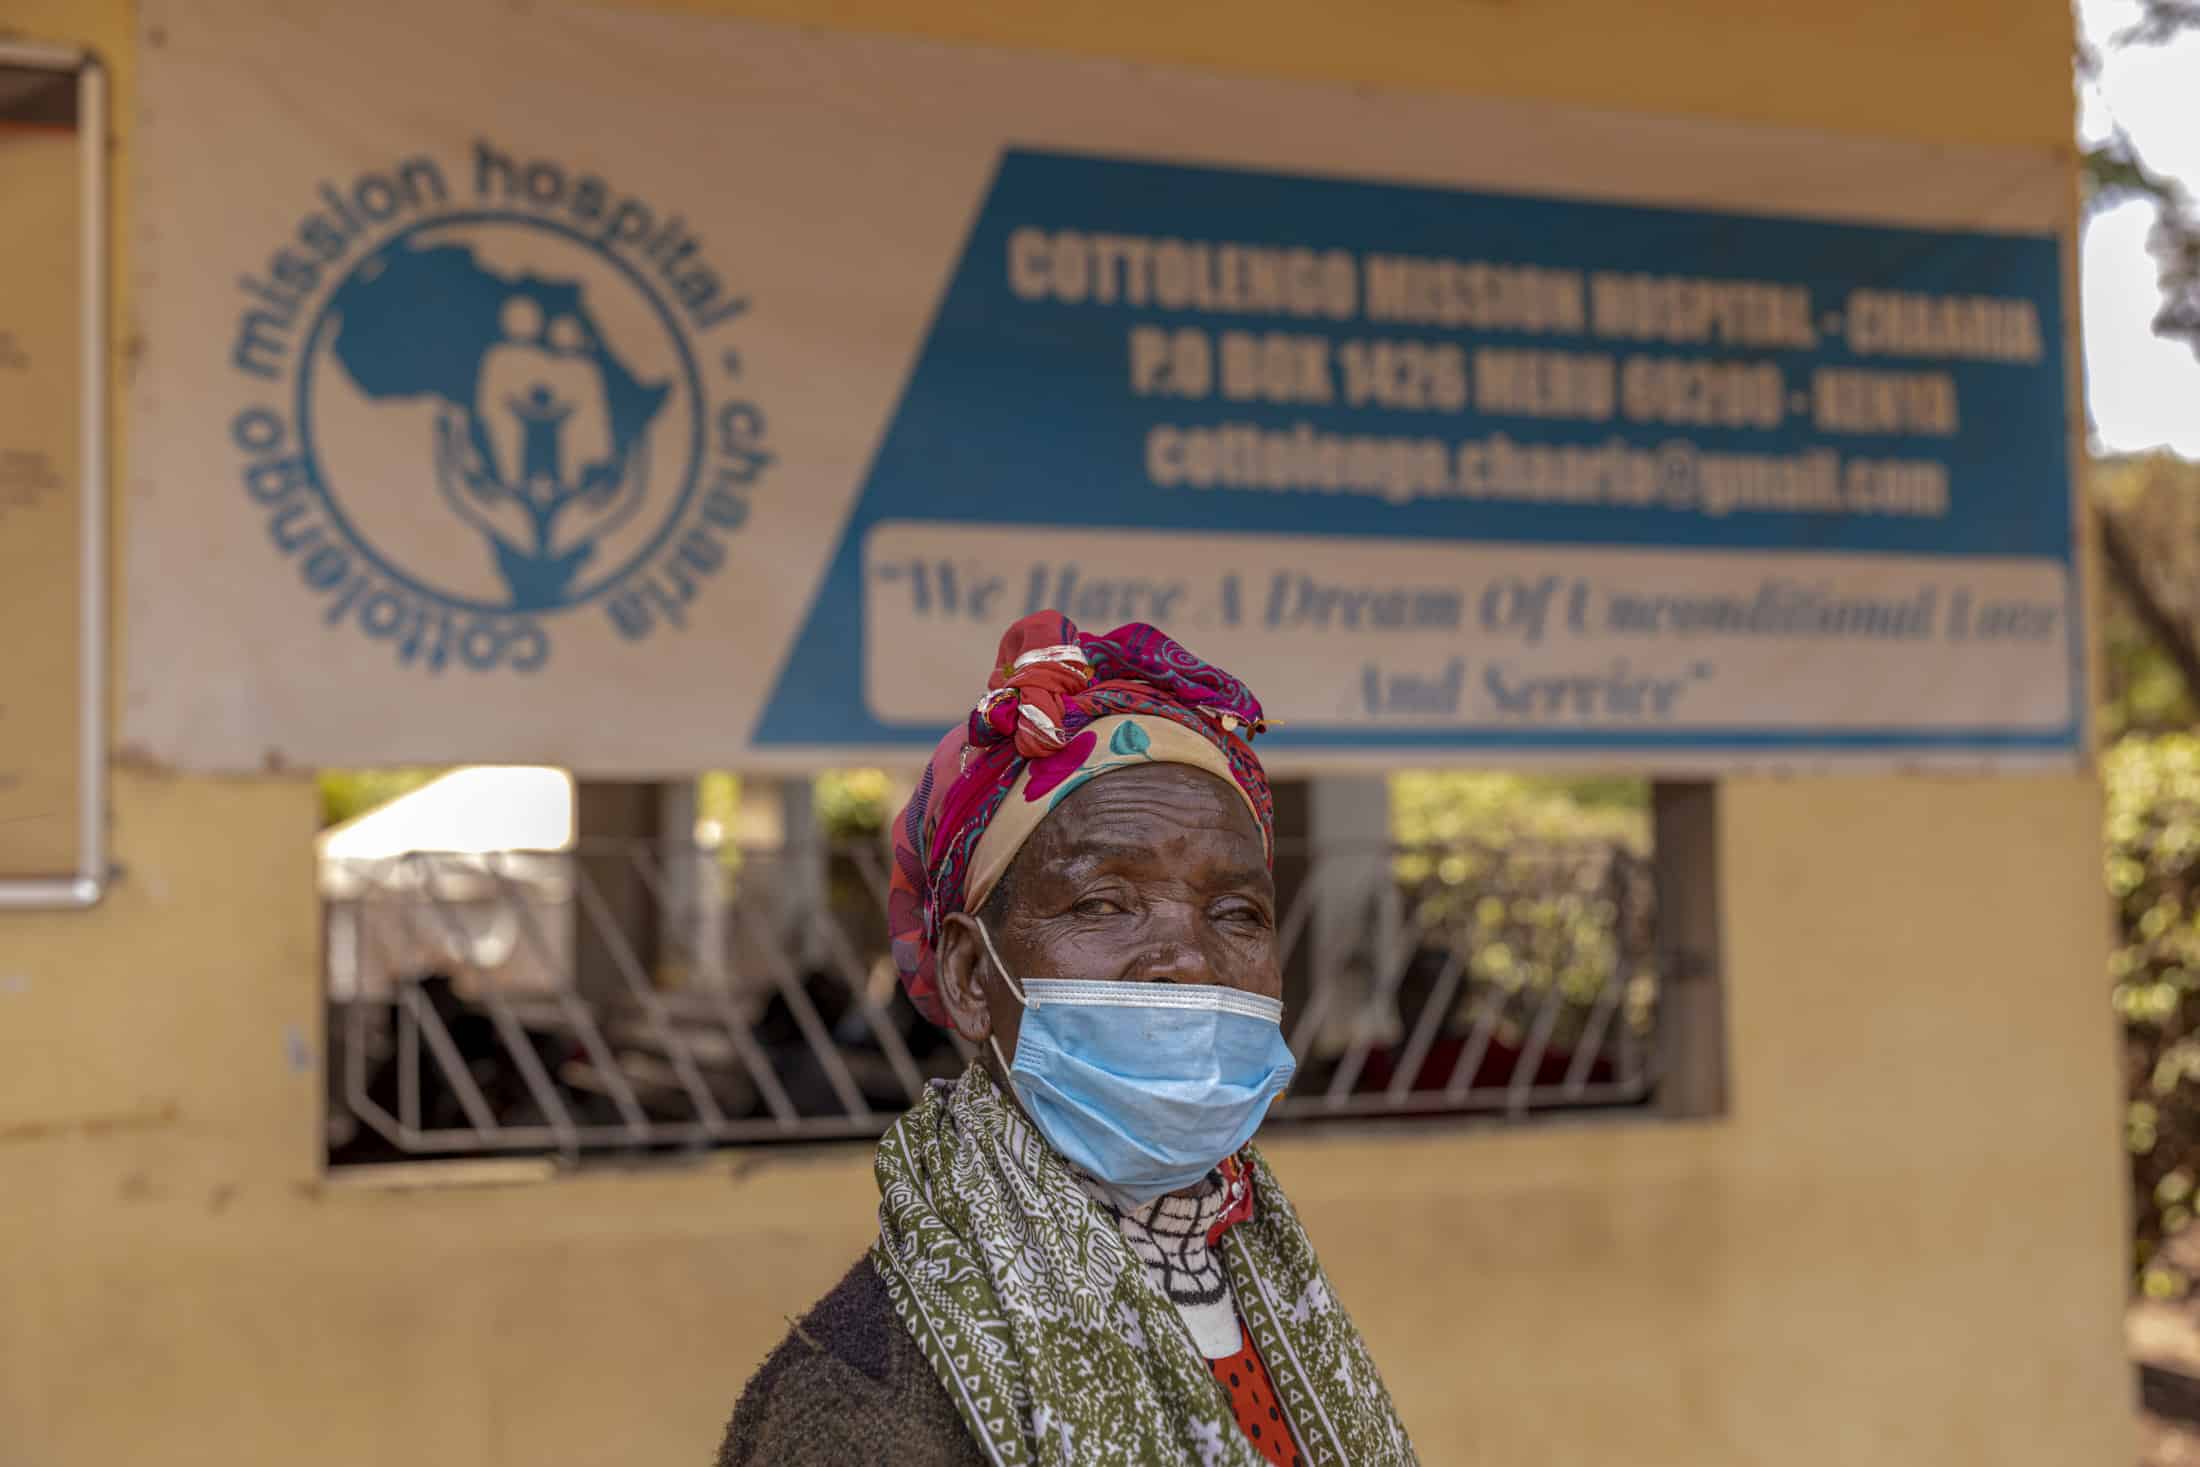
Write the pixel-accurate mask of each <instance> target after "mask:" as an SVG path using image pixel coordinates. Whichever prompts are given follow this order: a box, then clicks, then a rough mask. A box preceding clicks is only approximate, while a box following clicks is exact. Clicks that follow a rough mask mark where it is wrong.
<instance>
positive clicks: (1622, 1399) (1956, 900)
mask: <svg viewBox="0 0 2200 1467" xmlns="http://www.w3.org/2000/svg"><path fill="white" fill-rule="evenodd" d="M690 8H695V9H722V10H739V11H741V12H742V13H746V14H753V15H758V16H763V17H767V18H799V19H807V20H813V21H822V22H828V23H831V24H836V25H846V26H851V27H868V28H876V29H885V30H902V31H912V32H919V31H921V32H924V33H927V34H933V35H939V36H944V37H948V38H951V39H968V40H990V41H996V42H1002V43H1007V44H1013V45H1023V46H1033V47H1055V48H1060V49H1065V50H1072V51H1082V52H1092V53H1105V54H1119V55H1127V56H1138V57H1144V58H1149V59H1156V60H1168V61H1182V62H1190V63H1193V64H1200V65H1209V66H1220V67H1226V68H1229V69H1233V70H1242V71H1247V72H1260V73H1271V74H1280V75H1293V76H1303V77H1321V78H1331V79H1338V80H1353V81H1365V82H1376V83H1390V84H1402V85H1412V86H1426V87H1455V88H1459V89H1463V90H1474V91H1484V92H1498V93H1506V94H1511V95H1519V96H1530V97H1549V98H1559V99H1563V100H1568V101H1576V102H1586V103H1591V104H1595V105H1602V106H1609V107H1615V108H1633V109H1648V110H1656V111H1673V112H1694V113H1700V114H1706V115H1716V116H1723V117H1730V118H1738V119H1756V120H1766V121H1777V122H1782V123H1789V124H1798V125H1804V126H1815V127H1822V128H1828V129H1837V130H1841V129H1845V130H1855V131H1866V132H1873V133H1881V134H1888V135H1894V136H1901V137H1908V138H1917V139H1949V140H1958V139H1960V140H1965V141H1984V142H1996V143H2015V144H2028V145H2036V146H2040V147H2052V148H2056V149H2064V150H2067V149H2068V146H2069V144H2068V137H2069V132H2070V117H2069V111H2070V92H2069V83H2068V70H2067V68H2068V60H2069V47H2070V38H2069V21H2068V17H2067V15H2066V14H2065V13H2064V12H2063V10H2062V8H2061V7H2060V6H2059V5H2056V4H2052V3H2039V4H2030V5H2018V4H2011V3H2009V0H1852V3H1849V4H1844V5H1825V4H1809V5H1804V4H1801V3H1792V4H1768V3H1764V0H1666V3H1663V4H1659V5H1645V4H1639V3H1635V0H1448V3H1445V4H1441V5H1431V4H1426V3H1406V0H1384V3H1379V4H1376V3H1359V4H1353V5H1346V4H1342V3H1336V0H1329V3H1316V0H1223V3H1217V4H1213V5H1207V6H1182V5H1177V4H1170V3H1162V0H1123V3H1118V4H1116V5H1112V6H1106V7H1101V6H1090V7H1076V8H1074V9H1072V8H1071V7H1057V6H1002V5H997V4H993V3H989V0H934V3H931V4H917V3H915V0H832V3H821V4H820V3H813V4H803V3H800V0H746V3H740V4H709V3H702V0H698V3H695V4H693V5H692V6H691V7H690ZM130 25H131V22H130V13H129V10H128V7H127V5H126V4H125V3H122V0H0V28H13V29H20V30H22V31H23V32H25V33H28V34H31V35H35V36H39V37H43V38H48V39H56V40H74V41H82V42H89V43H90V44H92V45H94V46H96V47H97V48H98V49H100V50H101V51H102V52H103V53H104V54H105V55H106V56H107V58H108V60H109V61H110V63H111V65H112V66H113V68H114V71H115V74H116V79H117V81H118V83H119V93H120V101H119V103H118V112H119V113H120V114H121V117H122V119H123V120H124V122H125V124H126V123H127V118H128V112H129V107H130V90H129V82H130V75H131V70H132V66H133V61H134V56H133V49H132V40H131V36H130ZM127 135H128V133H127V126H126V125H125V127H124V129H123V137H124V148H123V155H122V156H118V159H117V165H118V172H117V177H118V179H119V178H125V177H127V174H126V172H125V171H124V170H126V168H127V157H126V153H127ZM122 202H123V203H124V204H125V206H126V203H127V195H126V191H123V198H122ZM123 212H124V213H125V216H126V207H125V210H124V211H123ZM118 227H120V228H122V229H124V230H125V231H126V228H127V224H126V217H125V220H124V221H123V222H122V224H121V225H120V226H118ZM123 238H124V239H125V240H126V234H125V235H124V236H123ZM125 248H126V244H125ZM0 268H6V262H5V261H0ZM117 274H118V278H123V279H126V278H127V266H126V261H124V262H122V264H121V268H119V269H118V271H117ZM122 304H123V307H124V310H123V311H122V312H120V313H118V314H119V316H120V321H119V323H118V328H117V329H118V332H127V330H128V325H127V321H128V317H127V305H128V303H127V301H124V302H123V303H122ZM120 355H121V354H120V353H119V352H118V353H117V360H118V362H119V360H120ZM117 371H118V374H119V371H120V368H119V366H118V368H117ZM118 380H119V375H118ZM128 452H129V445H128V444H127V443H123V444H121V445H120V457H121V458H122V459H123V464H122V465H121V472H120V473H119V474H118V482H127V478H126V474H127V456H128ZM173 487H174V486H170V488H171V490H172V489H173ZM118 512H119V513H120V514H121V515H122V516H124V517H127V515H128V512H129V506H128V504H127V502H118ZM128 633H129V628H128V627H127V626H123V627H122V628H121V629H120V634H121V635H122V636H124V637H127V635H128ZM178 675H187V674H186V673H184V672H182V671H180V670H179V674H178ZM64 695H65V690H61V689H56V690H54V696H64ZM2097 819H2098V810H2097V793H2096V790H2095V788H2094V785H2093V782H2092V781H2091V780H2090V779H2085V778H2078V777H2042V778H2026V779H2008V780H1998V781H1951V780H1924V779H1905V780H1897V779H1847V780H1818V781H1792V782H1782V781H1749V782H1744V783H1740V784H1735V785H1730V786H1729V787H1727V789H1726V790H1725V793H1724V803H1723V806H1722V812H1721V835H1722V839H1723V843H1724V853H1723V866H1722V872H1723V875H1722V881H1723V883H1724V888H1725V889H1724V891H1723V892H1722V897H1723V901H1724V906H1725V911H1726V915H1727V920H1728V931H1727V941H1726V958H1727V963H1728V968H1729V973H1730V999H1729V1003H1730V1007H1729V1021H1730V1025H1731V1041H1732V1053H1733V1071H1732V1102H1733V1105H1732V1115H1731V1116H1730V1118H1728V1119H1726V1120H1724V1121H1720V1122H1716V1123H1708V1124H1697V1125H1688V1126H1661V1125H1656V1124H1641V1125H1626V1126H1613V1125H1591V1126H1582V1127H1576V1128H1547V1129H1539V1130H1534V1131H1529V1132H1519V1133H1513V1134H1496V1133H1490V1132H1482V1133H1464V1132H1445V1131H1438V1130H1434V1129H1429V1128H1420V1129H1417V1130H1416V1131H1415V1133H1414V1134H1413V1135H1412V1136H1410V1137H1388V1136H1384V1135H1383V1134H1381V1133H1379V1132H1374V1131H1362V1132H1357V1133H1353V1134H1350V1135H1329V1136H1324V1137H1321V1138H1294V1139H1288V1140H1279V1141H1278V1142H1276V1143H1275V1144H1274V1145H1273V1146H1272V1147H1271V1154H1272V1157H1273V1159H1274V1160H1275V1161H1276V1163H1277V1165H1278V1168H1279V1170H1280V1171H1282V1173H1283V1175H1284V1177H1285V1179H1286V1181H1287V1182H1288V1183H1289V1184H1290V1185H1291V1187H1292V1189H1293V1194H1294V1196H1295V1197H1296V1199H1297V1200H1298V1202H1299V1204H1300V1208H1301V1210H1302V1212H1303V1213H1304V1214H1305V1216H1306V1218H1307V1221H1308V1225H1309V1226H1310V1228H1311V1229H1312V1230H1313V1233H1314V1236H1315V1238H1316V1241H1317V1242H1318V1243H1319V1244H1320V1245H1321V1246H1322V1249H1323V1253H1324V1256H1325V1259H1326V1260H1327V1262H1328V1265H1329V1267H1330V1270H1331V1272H1332V1274H1333V1275H1334V1277H1335V1279H1336V1281H1337V1284H1338V1288H1339V1291H1340V1293H1341V1294H1342V1296H1343V1297H1344V1299H1345V1302H1346V1303H1347V1305H1348V1306H1349V1307H1351V1308H1352V1309H1353V1311H1354V1312H1355V1313H1356V1314H1357V1315H1358V1317H1359V1318H1360V1320H1361V1322H1362V1324H1363V1325H1364V1327H1365V1329H1366V1331H1367V1333H1368V1335H1369V1336H1370V1338H1371V1340H1372V1342H1373V1344H1374V1347H1375V1351H1376V1354H1377V1357H1378V1359H1379V1360H1380V1361H1381V1362H1382V1363H1383V1365H1384V1368H1385V1371H1386V1373H1387V1375H1388V1376H1389V1378H1390V1381H1391V1383H1392V1386H1393V1388H1394V1390H1395V1393H1396V1395H1397V1397H1398V1400H1399V1404H1400V1406H1401V1409H1402V1410H1403V1412H1404V1414H1405V1417H1406V1420H1407V1422H1408V1424H1409V1426H1411V1428H1412V1429H1413V1431H1414V1433H1415V1435H1416V1436H1417V1438H1418V1439H1419V1441H1420V1444H1421V1448H1422V1454H1423V1457H1424V1459H1425V1460H1427V1461H1429V1462H1430V1463H1432V1464H1442V1463H1454V1462H1461V1463H1464V1462H1490V1463H1504V1464H1507V1467H1530V1464H1537V1463H1552V1464H1571V1463H1580V1462H1601V1463H1611V1462H1624V1463H1653V1464H1655V1463H1675V1464H1682V1463H1685V1464H1714V1463H1728V1462H1732V1463H1741V1462H1764V1461H1777V1462H1781V1463H1783V1464H1786V1467H1815V1464H1829V1467H1830V1464H1835V1463H1840V1464H1855V1463H1870V1464H1875V1467H1876V1464H1882V1463H1918V1464H1924V1463H1932V1464H1949V1467H1971V1464H1978V1467H1986V1464H1993V1467H2015V1464H2035V1463H2036V1464H2041V1467H2046V1464H2055V1467H2069V1464H2076V1463H2084V1464H2104V1467H2105V1464H2111V1463H2117V1462H2124V1461H2129V1460H2131V1456H2132V1453H2131V1450H2130V1443H2129V1441H2128V1438H2127V1423H2126V1421H2125V1415H2126V1412H2127V1409H2128V1398H2129V1377H2128V1374H2127V1372H2126V1371H2125V1369H2124V1367H2123V1365H2122V1363H2121V1358H2120V1351H2119V1347H2118V1331H2117V1321H2118V1314H2119V1303H2120V1290H2121V1278H2122V1262H2121V1246H2122V1245H2121V1231H2120V1229H2121V1215H2120V1209H2121V1205H2122V1196H2123V1184H2122V1180H2121V1157H2120V1154H2119V1151H2118V1147H2117V1127H2116V1105H2115V1098H2114V1097H2115V1083H2116V1082H2115V1075H2114V1072H2113V1065H2112V1048H2111V1037H2110V1036H2111V1030H2110V1024H2109V1020H2108V1016H2107V1013H2106V1010H2105V1006H2104V1004H2103V1003H2102V987H2103V984H2102V979H2101V971H2102V969H2101V964H2102V959H2103V956H2104V952H2105V946H2106V915H2105V911H2104V908H2103V904H2102V901H2101V898H2100V896H2099V867H2098V864H2097V860H2096V857H2095V832H2096V828H2097ZM313 820H314V801H313V795H312V792H311V790H310V788H309V787H308V786H307V785H306V784H304V783H302V782H299V781H296V780H285V779H255V780H233V781H224V780H210V779H176V778H169V777H165V776H162V775H159V774H157V773H153V772H136V771H128V770H124V771H119V772H118V777H117V779H116V783H115V788H114V829H115V844H116V853H117V859H118V860H119V861H120V862H121V864H122V866H123V867H124V875H123V878H122V880H121V882H120V883H119V885H118V886H117V888H116V889H115V892H114V894H113V896H112V897H111V899H110V900H109V902H108V903H107V905H106V906H104V907H103V908H101V909H100V910H98V911H96V912H92V913H89V914H78V915H61V914H54V915H35V916H34V915H21V914H0V1467H106V1464H119V1463H124V1462H134V1461H159V1462H162V1463H176V1464H193V1463H201V1462H204V1463H221V1464H224V1467H250V1464H259V1463H285V1464H288V1463H296V1462H312V1463H315V1464H317V1467H319V1464H354V1463H356V1464H390V1467H428V1464H443V1463H469V1464H470V1463H483V1464H514V1467H517V1464H523V1463H524V1464H528V1467H536V1464H550V1463H554V1464H568V1463H604V1464H611V1463H620V1464H625V1463H635V1462H686V1463H700V1462H703V1461H705V1460H707V1458H708V1455H709V1452H710V1448H711V1446H712V1444H713V1442H714V1440H715V1437H716V1434H717V1432H718V1429H719V1424H720V1422H721V1420H722V1418H723V1416H724V1414H725V1413H726V1411H727V1410H728V1409H729V1408H730V1406H731V1404H732V1401H733V1399H734V1397H735V1395H736V1394H737V1392H738V1391H739V1389H740V1385H741V1382H742V1379H743V1378H744V1377H745V1375H746V1374H747V1372H748V1371H749V1369H750V1368H751V1367H752V1366H753V1365H754V1364H755V1362H756V1360H757V1359H758V1357H759V1356H760V1354H761V1352H762V1351H763V1350H764V1348H765V1347H766V1346H767V1345H768V1343H769V1342H770V1341H771V1340H773V1339H774V1338H776V1336H777V1335H778V1334H779V1333H780V1332H781V1331H782V1330H783V1328H784V1322H783V1320H784V1316H785V1315H787V1314H789V1313H791V1312H794V1311H797V1310H799V1309H800V1308H801V1307H803V1306H804V1305H805V1304H806V1303H807V1302H808V1301H809V1300H810V1299H811V1298H812V1297H814V1296H815V1294H816V1293H817V1292H819V1291H820V1290H821V1289H822V1288H823V1287H824V1286H826V1285H827V1284H828V1283H829V1282H830V1281H831V1280H832V1279H833V1278H834V1277H835V1276H836V1275H837V1274H838V1273H839V1272H840V1270H841V1269H842V1268H843V1267H845V1266H846V1264H847V1263H848V1261H849V1260H851V1259H852V1258H853V1257H854V1256H855V1254H856V1253H857V1252H858V1250H859V1249H860V1248H861V1247H862V1246H863V1245H864V1244H865V1242H866V1241H867V1239H868V1236H869V1233H870V1209H871V1206H872V1200H873V1199H872V1192H871V1186H870V1180H869V1175H868V1161H867V1158H866V1157H865V1156H864V1155H863V1154H861V1152H860V1151H858V1150H839V1151H827V1152H822V1153H819V1154H816V1155H811V1156H803V1157H797V1158H786V1157H778V1156H775V1157H773V1158H772V1159H769V1160H767V1161H765V1162H763V1163H761V1164H751V1163H749V1162H746V1161H744V1159H743V1158H741V1157H739V1156H726V1157H720V1158H716V1159H713V1160H711V1161H709V1162H707V1163H704V1164H698V1165H692V1166H687V1167H683V1168H680V1169H677V1170H670V1171H659V1172H654V1173H625V1174H610V1173H599V1174H595V1175H592V1176H588V1177H585V1178H582V1179H578V1180H571V1181H564V1182H558V1183H551V1184H537V1185H527V1186H514V1187H480V1188H474V1189H464V1190H459V1189H446V1188H438V1189H429V1190H420V1191H391V1190H361V1189H357V1188H352V1187H347V1186H344V1185H341V1184H325V1183H323V1182H321V1181H320V1180H319V1179H318V1177H317V1173H316V1166H315V1156H316V1149H317V1132H316V1125H317V1118H318V1107H319V1103H320V1095H321V1089H322V1087H321V1081H320V1079H319V1076H318V1075H317V1074H316V1073H315V1072H314V1069H313V1066H314V1064H316V1063H317V1059H316V1058H315V1057H316V1056H317V1053H318V1049H319V1036H318V1034H317V1023H318V1020H317V1012H318V1003H317V999H316V993H315V983H316V967H317V947H316V934H315V931H314V920H315V915H314V903H313V892H312V881H311V872H310V870H309V867H308V838H309V836H310V834H311V830H312V826H313ZM1950 913H1963V914H1968V916H1967V920H1966V921H1964V923H1963V924H1962V925H1960V926H1950V925H1948V923H1947V919H1948V916H1949V914H1950ZM301 1061H302V1063H301Z"/></svg>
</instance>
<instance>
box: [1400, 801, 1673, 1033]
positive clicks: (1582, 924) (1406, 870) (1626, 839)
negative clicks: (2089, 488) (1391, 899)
mask: <svg viewBox="0 0 2200 1467" xmlns="http://www.w3.org/2000/svg"><path fill="white" fill-rule="evenodd" d="M1390 790H1391V827H1392V830H1393V832H1394V835H1395V837H1396V839H1397V840H1398V842H1399V845H1400V850H1399V853H1398V856H1397V858H1396V861H1395V869H1396V872H1397V877H1398V881H1399V885H1400V887H1401V888H1402V891H1403V894H1404V897H1405V901H1406V915H1407V921H1408V923H1409V924H1410V926H1411V927H1412V929H1413V930H1414V931H1415V932H1416V933H1417V934H1418V935H1419V939H1420V941H1422V942H1424V943H1427V944H1430V945H1432V946H1434V947H1437V948H1439V949H1440V950H1443V951H1450V952H1464V953H1465V954H1467V963H1466V976H1467V977H1468V978H1469V979H1471V980H1473V981H1472V982H1471V983H1469V984H1468V985H1465V986H1464V987H1463V988H1462V989H1461V990H1460V998H1459V1000H1458V1010H1457V1011H1456V1012H1455V1013H1453V1014H1452V1015H1451V1016H1450V1019H1449V1023H1450V1025H1451V1026H1452V1027H1453V1028H1455V1029H1463V1028H1465V1027H1467V1026H1469V1025H1471V1024H1472V1023H1473V1022H1474V1019H1475V1017H1476V1015H1475V1014H1474V1013H1473V1012H1471V1011H1470V1010H1472V1008H1473V1006H1474V1005H1475V1004H1477V1003H1495V1004H1497V1005H1499V1006H1500V1010H1501V1013H1502V1015H1503V1017H1502V1019H1501V1020H1500V1022H1499V1025H1498V1028H1497V1034H1498V1037H1499V1038H1500V1039H1502V1040H1504V1041H1506V1042H1508V1043H1517V1042H1518V1040H1519V1038H1520V1035H1521V1033H1522V1031H1523V1030H1524V1029H1525V1027H1526V1026H1527V1025H1528V1024H1529V1023H1531V1022H1533V1020H1534V1016H1535V1015H1537V1014H1539V1013H1540V1012H1542V1010H1543V1008H1544V1004H1545V1000H1546V999H1547V998H1548V997H1549V996H1551V995H1552V994H1553V992H1554V991H1555V993H1556V996H1557V998H1558V1000H1559V1007H1558V1012H1557V1016H1556V1023H1555V1027H1554V1029H1553V1032H1552V1039H1553V1041H1554V1042H1555V1043H1557V1044H1558V1045H1560V1046H1565V1045H1568V1044H1570V1043H1572V1042H1573V1041H1574V1040H1575V1038H1576V1037H1578V1036H1579V1035H1580V1034H1581V1033H1582V1031H1583V1029H1584V1027H1585V1026H1586V1025H1587V1024H1588V1023H1589V1022H1590V1021H1591V1017H1592V1015H1593V1013H1594V1011H1595V1009H1596V1007H1597V1003H1598V1000H1599V999H1600V998H1601V997H1602V996H1603V995H1604V994H1605V993H1606V991H1607V990H1608V989H1610V988H1611V987H1612V986H1613V985H1614V984H1615V983H1617V984H1618V985H1619V986H1620V987H1621V989H1622V990H1623V992H1624V993H1625V1009H1624V1012H1623V1017H1624V1020H1625V1021H1626V1022H1628V1023H1630V1024H1632V1025H1633V1026H1635V1027H1636V1028H1637V1029H1638V1030H1639V1029H1640V1028H1642V1027H1643V1026H1644V1025H1646V1023H1647V1020H1648V1016H1649V1007H1650V1004H1651V1001H1652V999H1653V997H1654V992H1655V979H1654V977H1653V975H1652V972H1651V969H1650V966H1649V962H1648V958H1649V954H1650V952H1651V949H1652V897H1651V881H1650V865H1649V860H1648V851H1649V844H1650V809H1649V806H1650V790H1649V785H1648V784H1647V783H1646V782H1645V781H1642V780H1635V779H1552V778H1535V777H1527V776H1521V775H1511V774H1480V773H1439V772H1423V773H1408V774H1399V775H1395V776H1393V777H1392V779H1391V782H1390Z"/></svg>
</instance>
